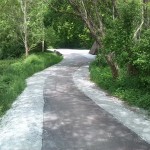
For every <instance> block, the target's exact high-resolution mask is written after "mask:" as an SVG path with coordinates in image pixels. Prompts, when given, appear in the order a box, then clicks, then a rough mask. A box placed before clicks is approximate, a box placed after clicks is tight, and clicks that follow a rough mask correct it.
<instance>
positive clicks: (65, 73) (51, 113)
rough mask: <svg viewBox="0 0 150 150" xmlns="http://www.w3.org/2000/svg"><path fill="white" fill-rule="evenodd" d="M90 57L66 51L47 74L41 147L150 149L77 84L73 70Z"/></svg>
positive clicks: (46, 149)
mask: <svg viewBox="0 0 150 150" xmlns="http://www.w3.org/2000/svg"><path fill="white" fill-rule="evenodd" d="M61 52H62V51H61ZM90 61H91V59H89V58H88V57H87V58H86V57H85V56H83V55H81V54H75V53H72V54H68V55H66V54H65V59H64V60H63V62H61V63H60V64H59V65H58V69H57V70H56V71H55V72H54V74H53V75H51V76H49V77H48V78H47V80H46V84H45V88H44V100H45V104H44V122H43V144H42V150H150V145H149V144H148V143H146V142H145V141H144V140H142V139H141V138H140V137H139V136H138V135H136V134H135V133H134V132H132V131H131V130H130V129H128V128H127V127H125V126H124V125H123V124H121V123H120V122H119V121H118V120H117V119H115V118H114V117H113V116H112V115H111V114H109V113H108V112H106V111H105V110H104V109H103V108H100V107H99V106H98V105H96V103H95V102H94V101H93V100H91V99H90V98H89V97H87V96H86V95H85V93H82V92H81V91H80V90H79V89H78V88H77V87H76V85H75V83H74V81H73V75H74V73H75V72H76V71H77V70H78V69H79V68H80V67H81V66H85V65H87V64H88V63H89V62H90ZM83 82H84V81H83ZM84 86H86V85H84ZM91 97H92V96H91Z"/></svg>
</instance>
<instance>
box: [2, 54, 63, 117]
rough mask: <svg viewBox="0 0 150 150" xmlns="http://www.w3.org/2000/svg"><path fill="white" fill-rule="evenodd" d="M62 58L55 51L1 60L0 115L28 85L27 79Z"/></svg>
mask: <svg viewBox="0 0 150 150" xmlns="http://www.w3.org/2000/svg"><path fill="white" fill-rule="evenodd" d="M61 60H62V57H60V56H56V55H55V54H53V53H48V52H45V53H38V54H31V55H30V56H29V57H27V58H23V57H22V58H20V59H14V60H1V61H0V116H1V115H3V114H4V113H5V112H6V111H7V110H8V109H9V108H10V107H11V105H12V103H13V101H14V100H15V99H16V97H17V96H18V95H19V94H20V93H21V92H22V91H23V89H24V88H25V87H26V82H25V79H26V78H28V77H29V76H31V75H33V74H34V73H35V72H38V71H41V70H43V69H45V68H47V67H49V66H51V65H54V64H56V63H58V62H60V61H61Z"/></svg>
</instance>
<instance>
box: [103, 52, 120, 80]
mask: <svg viewBox="0 0 150 150" xmlns="http://www.w3.org/2000/svg"><path fill="white" fill-rule="evenodd" d="M105 58H106V61H107V63H108V65H109V67H110V69H111V72H112V76H113V78H114V79H117V78H118V77H119V67H118V65H117V63H116V62H115V61H114V58H115V55H114V52H111V53H109V54H108V55H106V56H105Z"/></svg>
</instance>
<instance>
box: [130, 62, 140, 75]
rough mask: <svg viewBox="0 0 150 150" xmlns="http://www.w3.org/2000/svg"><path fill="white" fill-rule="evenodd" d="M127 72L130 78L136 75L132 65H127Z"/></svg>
mask: <svg viewBox="0 0 150 150" xmlns="http://www.w3.org/2000/svg"><path fill="white" fill-rule="evenodd" d="M127 72H128V75H130V76H136V75H138V70H137V68H136V67H135V66H134V65H133V64H132V63H129V64H128V65H127Z"/></svg>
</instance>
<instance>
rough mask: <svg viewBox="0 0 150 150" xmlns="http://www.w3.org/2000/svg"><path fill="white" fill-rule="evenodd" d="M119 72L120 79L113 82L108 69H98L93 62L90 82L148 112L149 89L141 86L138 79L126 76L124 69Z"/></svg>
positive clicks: (149, 105) (149, 104) (149, 108)
mask: <svg viewBox="0 0 150 150" xmlns="http://www.w3.org/2000/svg"><path fill="white" fill-rule="evenodd" d="M120 72H121V73H120V74H121V75H120V77H119V78H118V79H117V80H114V79H113V78H112V76H111V72H110V70H109V68H108V67H98V66H97V65H96V64H95V62H93V63H92V64H91V65H90V77H91V80H92V81H94V82H96V83H97V85H98V86H100V87H101V88H103V89H105V90H107V92H109V93H110V94H112V95H113V96H117V97H119V98H121V99H122V100H124V101H125V102H127V103H128V104H130V105H133V106H138V107H141V108H144V109H146V110H148V111H150V101H149V99H150V93H149V90H150V89H149V88H148V87H143V86H141V84H140V82H139V81H140V79H139V78H138V77H132V78H131V77H129V76H126V74H125V70H124V69H122V70H121V71H120Z"/></svg>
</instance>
